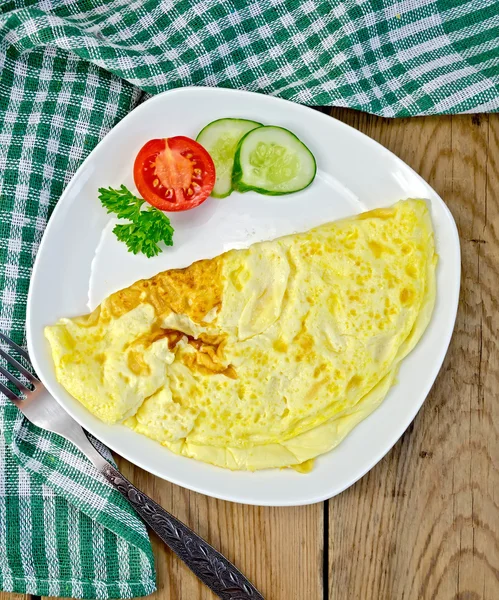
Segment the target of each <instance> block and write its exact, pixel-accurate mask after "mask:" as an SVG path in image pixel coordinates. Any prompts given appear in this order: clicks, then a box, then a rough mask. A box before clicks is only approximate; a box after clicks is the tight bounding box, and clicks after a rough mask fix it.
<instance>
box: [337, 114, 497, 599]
mask: <svg viewBox="0 0 499 600" xmlns="http://www.w3.org/2000/svg"><path fill="white" fill-rule="evenodd" d="M332 112H333V115H334V116H336V117H337V118H340V119H342V120H344V121H346V122H348V123H349V124H351V125H353V126H354V127H357V128H358V129H360V130H361V131H363V132H365V133H367V134H368V135H370V136H371V137H373V138H374V139H377V140H378V141H380V142H381V143H382V144H383V145H385V146H387V147H388V148H389V149H390V150H392V151H393V152H394V153H395V154H397V155H398V156H400V157H401V158H402V159H403V160H405V161H406V162H407V163H408V164H410V165H411V166H412V167H413V168H414V169H415V170H416V171H418V172H419V173H420V174H421V175H422V176H423V177H424V178H425V179H426V180H427V181H428V182H429V183H430V184H431V185H432V186H433V187H434V188H435V189H436V190H437V192H438V193H439V194H440V195H441V196H442V197H443V199H444V200H445V201H446V203H447V205H448V206H449V208H450V209H451V211H452V213H453V215H454V217H455V219H456V222H457V224H458V228H459V231H460V236H461V244H462V265H463V278H462V294H461V303H460V308H459V314H458V319H457V323H456V330H455V333H454V337H453V340H452V343H451V348H450V350H449V353H448V355H447V358H446V360H445V363H444V367H443V369H442V372H441V373H440V375H439V377H438V379H437V382H436V383H435V385H434V387H433V390H432V392H431V394H430V396H429V397H428V399H427V400H426V402H425V405H424V407H423V408H422V410H421V411H420V413H419V415H418V416H417V418H416V419H415V421H414V423H413V425H412V426H411V427H410V428H409V430H408V431H407V432H406V433H405V434H404V436H403V437H402V439H401V440H400V441H399V443H398V444H397V445H396V446H395V448H394V449H393V450H392V451H391V452H390V453H389V454H388V455H387V457H385V459H384V460H383V461H382V462H381V463H380V464H379V465H377V467H375V468H374V469H373V470H372V471H371V472H370V473H369V474H368V475H367V476H366V477H364V478H363V479H362V480H361V481H360V482H359V483H358V484H356V485H355V486H354V487H352V488H350V489H349V490H348V491H347V492H345V493H343V494H342V495H340V496H339V497H337V498H335V499H333V500H331V501H330V504H329V531H330V535H329V571H328V580H329V586H328V588H329V589H328V596H329V598H330V600H337V599H338V600H339V599H344V598H348V599H349V600H353V599H357V598H358V599H366V598H376V599H378V598H379V599H390V600H391V599H397V600H416V599H417V600H421V599H430V598H431V599H433V598H438V599H439V600H440V599H442V600H446V599H450V598H456V599H460V600H464V599H465V598H466V599H469V600H471V599H473V600H475V599H476V600H478V599H483V600H487V599H490V600H492V599H496V598H499V513H498V501H499V469H498V467H499V465H498V461H499V436H498V428H499V402H498V395H499V365H498V355H499V354H498V337H497V335H498V331H499V326H498V325H499V323H498V314H499V313H498V300H497V299H498V296H499V269H498V265H499V242H498V233H499V207H498V199H499V170H498V164H499V163H498V158H497V157H498V156H499V141H498V140H499V116H498V115H490V116H487V115H484V116H480V117H478V116H471V115H469V116H468V115H461V116H452V117H450V116H449V117H431V118H415V119H410V120H408V119H402V120H393V121H389V120H387V119H381V118H376V117H372V116H369V115H365V114H360V113H356V112H354V111H348V110H333V111H332Z"/></svg>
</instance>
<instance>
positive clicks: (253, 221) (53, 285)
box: [27, 88, 460, 506]
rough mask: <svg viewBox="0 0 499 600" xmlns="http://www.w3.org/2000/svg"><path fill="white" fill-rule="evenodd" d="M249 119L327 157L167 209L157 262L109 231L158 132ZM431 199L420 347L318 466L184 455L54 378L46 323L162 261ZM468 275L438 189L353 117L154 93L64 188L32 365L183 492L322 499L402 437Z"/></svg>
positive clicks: (257, 101) (54, 220)
mask: <svg viewBox="0 0 499 600" xmlns="http://www.w3.org/2000/svg"><path fill="white" fill-rule="evenodd" d="M223 117H239V118H247V119H253V120H256V121H260V122H263V123H266V124H274V125H280V126H282V127H286V128H288V129H290V130H291V131H293V132H294V133H296V135H298V137H299V138H301V139H302V140H303V141H304V143H305V144H306V145H307V146H308V147H309V148H310V149H311V151H312V152H313V153H314V155H315V157H316V159H317V166H318V171H317V177H316V179H315V181H314V182H313V184H312V185H311V186H310V187H309V188H307V189H306V190H304V191H302V192H299V193H296V194H292V195H289V196H281V197H266V196H262V195H258V194H254V193H247V194H236V193H233V194H232V195H231V196H229V197H228V198H225V199H223V200H218V199H215V198H208V200H206V202H205V203H204V204H202V205H201V206H200V207H198V208H196V209H194V210H191V211H187V212H184V213H171V214H170V215H169V216H170V218H171V221H172V224H173V226H174V228H175V236H174V244H175V245H174V247H173V248H168V249H165V251H164V252H163V253H162V254H160V255H159V256H157V257H155V258H153V259H148V258H146V257H144V256H133V255H132V254H130V253H128V252H127V250H126V247H125V246H124V245H123V244H121V243H120V242H118V241H117V240H116V239H115V237H114V235H113V234H112V228H113V225H114V223H115V222H116V221H115V219H113V218H112V217H110V216H109V215H108V214H106V211H105V210H104V209H103V207H102V206H101V204H100V202H99V200H98V197H97V189H98V188H99V187H108V186H113V187H117V186H119V185H120V184H122V183H123V184H125V185H126V186H127V187H129V188H130V189H131V190H135V186H134V184H133V177H132V166H133V161H134V159H135V156H136V154H137V152H138V150H139V149H140V148H141V146H142V145H143V144H144V143H145V142H146V141H147V140H149V139H151V138H158V137H170V136H174V135H186V136H189V137H193V138H195V137H196V135H197V133H198V132H199V131H200V130H201V128H202V127H203V126H204V125H206V124H207V123H209V122H210V121H213V120H215V119H220V118H223ZM409 197H413V198H426V199H428V200H429V201H430V202H429V203H430V206H431V215H432V219H433V224H434V228H435V234H436V245H437V252H438V254H439V257H440V260H439V264H438V271H437V286H438V289H437V303H436V306H435V311H434V313H433V317H432V320H431V323H430V325H429V327H428V329H427V331H426V332H425V334H424V336H423V338H422V339H421V341H420V342H419V344H418V346H417V347H416V349H415V350H414V351H413V352H412V353H411V354H410V355H409V356H408V357H407V358H406V359H405V360H404V361H403V364H402V367H401V369H400V373H399V382H398V384H397V385H396V386H394V387H393V388H392V389H391V391H390V393H389V394H388V396H387V398H386V399H385V401H384V403H383V404H382V405H381V406H380V407H379V408H378V409H377V410H376V411H375V412H374V413H373V414H372V415H371V416H369V417H368V418H367V419H366V420H365V421H363V422H362V423H360V424H359V425H358V426H357V427H356V428H355V429H354V431H353V432H352V433H351V434H350V435H349V436H348V437H347V438H346V439H345V440H344V441H343V442H342V443H341V444H340V445H339V446H338V447H337V448H336V449H335V450H333V451H331V452H329V453H328V454H326V455H323V456H321V457H319V458H318V460H317V461H316V466H315V468H314V469H313V471H312V472H311V473H310V474H307V475H302V474H299V473H296V472H295V471H293V470H291V469H287V470H277V469H275V470H268V471H260V472H256V473H248V472H231V471H228V470H224V469H221V468H217V467H213V466H211V465H207V464H203V463H200V462H197V461H195V460H191V459H187V458H184V457H179V456H176V455H174V454H172V453H171V452H169V451H168V450H167V449H166V448H163V447H162V446H161V445H160V444H158V443H157V442H154V441H152V440H150V439H148V438H146V437H144V436H141V435H139V434H137V433H135V432H133V431H131V430H130V429H128V428H126V427H124V426H122V425H114V426H110V425H106V424H104V423H102V422H101V421H99V420H98V419H97V418H96V417H94V416H93V415H92V414H90V413H89V412H88V411H87V410H86V409H85V408H84V407H83V406H82V405H81V404H79V402H77V401H76V400H75V399H74V398H72V397H71V396H70V395H69V394H68V393H67V392H66V391H65V390H64V389H63V387H62V386H61V385H59V383H58V382H57V380H56V378H55V373H54V368H53V363H52V358H51V355H50V350H49V347H48V343H47V342H46V340H45V338H44V335H43V328H44V326H45V325H48V324H52V323H54V322H55V321H57V319H59V318H60V317H62V316H66V317H68V316H76V315H80V314H84V313H87V312H88V311H89V310H90V309H93V308H94V307H95V306H96V305H97V304H99V303H100V302H101V300H103V299H104V298H105V297H106V296H107V295H108V294H110V293H111V292H114V291H116V290H117V289H120V288H122V287H125V286H127V285H129V284H131V283H133V282H134V281H136V280H137V279H141V278H144V277H149V276H152V275H154V274H156V273H157V272H159V271H162V270H164V269H169V268H172V267H183V266H187V265H188V264H190V263H191V262H193V261H194V260H197V259H200V258H208V257H212V256H216V255H217V254H220V253H221V252H224V251H225V250H228V249H231V248H241V247H246V246H248V245H249V244H251V243H253V242H255V241H259V240H263V239H271V238H274V237H277V236H280V235H284V234H288V233H292V232H296V231H305V230H307V229H309V228H311V227H313V226H315V225H318V224H320V223H325V222H327V221H332V220H335V219H338V218H340V217H345V216H348V215H353V214H356V213H359V212H362V211H364V210H369V209H372V208H376V207H380V206H389V205H391V204H393V203H394V202H396V201H397V200H400V199H402V198H409ZM459 284H460V248H459V238H458V233H457V229H456V225H455V223H454V220H453V218H452V215H451V214H450V212H449V210H448V209H447V207H446V206H445V204H444V203H443V201H442V200H441V199H440V198H439V196H438V195H437V194H436V193H435V191H434V190H433V189H432V188H431V187H430V186H429V185H428V184H427V183H426V182H425V181H423V179H421V177H419V175H417V174H416V173H415V172H414V171H413V170H412V169H411V168H410V167H408V166H407V165H406V164H405V163H403V162H402V161H401V160H400V159H398V158H397V157H396V156H394V155H393V154H392V153H391V152H389V151H388V150H386V149H385V148H383V147H382V146H380V145H379V144H377V143H376V142H374V141H373V140H371V139H370V138H368V137H366V136H364V135H363V134H361V133H359V132H358V131H356V130H354V129H352V128H350V127H348V126H347V125H345V124H343V123H341V122H339V121H337V120H335V119H333V118H331V117H329V116H326V115H323V114H321V113H319V112H317V111H314V110H312V109H309V108H306V107H303V106H300V105H298V104H293V103H291V102H287V101H285V100H279V99H277V98H272V97H269V96H263V95H259V94H252V93H249V92H242V91H233V90H224V89H216V88H215V89H213V88H182V89H178V90H173V91H169V92H165V93H163V94H160V95H158V96H155V97H154V98H152V99H150V100H149V101H147V102H145V103H144V104H142V105H141V106H139V107H138V108H137V109H135V110H134V111H133V112H132V113H130V114H129V115H128V116H127V117H125V118H124V119H123V120H122V121H121V122H120V123H119V124H118V125H117V127H115V128H114V129H113V130H112V131H111V132H110V133H109V134H108V135H107V136H106V137H105V138H104V139H103V140H102V142H101V143H100V144H99V145H98V146H97V147H96V148H95V149H94V150H93V152H92V153H91V154H90V156H89V157H88V158H87V159H86V160H85V162H84V163H83V164H82V165H81V167H80V168H79V169H78V171H77V173H76V174H75V176H74V177H73V179H72V181H71V182H70V184H69V185H68V187H67V188H66V190H65V192H64V194H63V195H62V197H61V199H60V200H59V203H58V204H57V207H56V209H55V210H54V213H53V215H52V217H51V219H50V222H49V224H48V227H47V230H46V232H45V235H44V237H43V240H42V243H41V246H40V249H39V251H38V256H37V259H36V262H35V267H34V270H33V276H32V280H31V286H30V290H29V298H28V312H27V335H28V346H29V352H30V355H31V358H32V360H33V364H34V367H35V369H36V371H37V373H38V375H39V376H40V377H41V379H42V381H43V383H44V384H45V385H46V387H47V388H48V389H49V391H50V392H51V393H52V394H53V396H54V397H55V398H56V399H57V401H58V402H59V403H60V404H61V405H62V406H63V407H64V408H65V409H66V410H67V411H68V412H69V413H70V414H71V415H72V416H73V417H74V418H75V419H76V420H77V421H78V422H79V423H81V425H82V426H83V427H85V428H86V429H87V430H88V431H90V432H91V433H92V434H93V435H95V436H96V437H97V438H99V439H100V440H102V441H103V442H104V443H105V444H107V445H108V446H109V447H111V448H112V449H113V450H115V451H116V452H118V453H119V454H121V455H122V456H124V457H125V458H127V459H128V460H130V461H131V462H133V463H135V464H136V465H139V466H140V467H142V468H143V469H146V470H147V471H149V472H151V473H153V474H154V475H158V476H159V477H163V478H164V479H167V480H169V481H172V482H173V483H176V484H178V485H182V486H184V487H186V488H189V489H192V490H195V491H198V492H202V493H204V494H208V495H210V496H215V497H217V498H222V499H226V500H232V501H235V502H243V503H246V504H260V505H271V506H287V505H298V504H308V503H313V502H318V501H321V500H324V499H326V498H329V497H332V496H334V495H335V494H338V493H339V492H341V491H343V490H344V489H345V488H347V487H348V486H350V485H352V484H353V483H354V482H355V481H357V480H358V479H359V478H360V477H362V475H364V474H365V473H366V472H367V471H368V470H369V469H371V468H372V467H373V466H374V465H375V464H376V463H377V462H378V461H379V460H380V459H381V458H382V457H383V456H384V455H385V454H386V453H387V452H388V450H390V448H391V447H392V446H393V444H394V443H395V442H396V441H397V440H398V438H399V437H400V436H401V435H402V433H403V432H404V431H405V429H406V428H407V426H408V425H409V423H410V422H411V421H412V420H413V419H414V417H415V415H416V413H417V411H418V410H419V408H420V407H421V405H422V404H423V402H424V400H425V398H426V396H427V394H428V392H429V390H430V388H431V386H432V384H433V382H434V380H435V378H436V376H437V373H438V371H439V369H440V366H441V364H442V361H443V359H444V356H445V353H446V351H447V347H448V345H449V341H450V338H451V335H452V330H453V327H454V321H455V316H456V310H457V304H458V297H459Z"/></svg>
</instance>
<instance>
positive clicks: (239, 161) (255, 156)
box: [232, 126, 317, 196]
mask: <svg viewBox="0 0 499 600" xmlns="http://www.w3.org/2000/svg"><path fill="white" fill-rule="evenodd" d="M316 170H317V166H316V164H315V158H314V155H313V154H312V153H311V152H310V150H309V149H308V148H307V147H306V146H305V144H303V143H302V142H301V141H300V140H299V139H298V138H297V137H296V135H294V134H293V133H291V132H290V131H288V130H287V129H283V128H282V127H274V126H269V127H259V128H258V129H254V130H253V131H250V132H249V133H247V134H246V135H245V136H244V137H243V138H242V139H241V141H240V143H239V146H238V148H237V151H236V156H235V158H234V170H233V171H232V187H233V188H234V189H235V190H238V191H240V192H248V191H250V190H253V191H255V192H260V193H261V194H267V195H269V196H278V195H281V194H290V193H291V192H298V191H299V190H303V189H304V188H306V187H307V186H309V185H310V184H311V183H312V181H313V180H314V177H315V173H316Z"/></svg>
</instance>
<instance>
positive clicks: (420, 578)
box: [0, 109, 499, 600]
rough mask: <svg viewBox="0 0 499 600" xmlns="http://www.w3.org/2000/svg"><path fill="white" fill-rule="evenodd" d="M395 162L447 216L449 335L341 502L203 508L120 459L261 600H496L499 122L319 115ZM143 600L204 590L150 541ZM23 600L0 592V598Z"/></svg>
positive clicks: (206, 504) (186, 599)
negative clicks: (451, 258)
mask: <svg viewBox="0 0 499 600" xmlns="http://www.w3.org/2000/svg"><path fill="white" fill-rule="evenodd" d="M326 112H328V113H331V114H332V115H333V116H334V117H336V118H338V119H341V120H342V121H345V122H346V123H348V124H349V125H352V126H353V127H355V128H357V129H359V130H361V131H363V132H364V133H366V134H367V135H369V136H370V137H372V138H374V139H375V140H378V141H379V142H381V144H383V145H384V146H386V147H387V148H389V149H390V150H391V151H392V152H394V153H395V154H397V155H398V156H400V157H401V158H402V159H403V160H404V161H406V162H407V163H408V164H409V165H411V166H412V167H413V168H414V169H415V170H416V171H417V172H418V173H420V174H421V175H422V176H423V177H424V179H426V181H428V182H429V183H430V185H432V186H433V187H434V188H435V189H436V191H437V192H438V193H439V194H440V195H441V196H442V198H443V199H444V201H445V202H446V203H447V205H448V206H449V208H450V210H451V211H452V213H453V215H454V218H455V219H456V222H457V225H458V228H459V232H460V236H461V248H462V265H463V275H462V289H461V302H460V308H459V313H458V317H457V323H456V329H455V332H454V337H453V340H452V343H451V347H450V350H449V352H448V354H447V358H446V360H445V363H444V366H443V368H442V371H441V373H440V375H439V377H438V379H437V381H436V383H435V385H434V387H433V390H432V392H431V393H430V395H429V397H428V399H427V400H426V402H425V404H424V406H423V408H422V409H421V411H420V412H419V414H418V416H417V417H416V419H415V421H414V423H413V424H412V425H411V426H410V427H409V429H408V430H407V431H406V433H405V434H404V435H403V436H402V438H401V440H400V441H399V442H398V443H397V445H396V446H395V447H394V448H393V449H392V450H391V452H390V453H389V454H388V455H387V456H386V457H385V458H384V459H383V460H382V461H381V462H380V463H379V464H378V465H377V466H376V467H375V468H374V469H373V470H372V471H371V472H370V473H369V474H368V475H366V476H365V477H364V478H363V479H362V480H361V481H359V482H358V483H357V484H356V485H354V486H353V487H351V488H350V489H349V490H347V491H346V492H344V493H343V494H341V495H340V496H338V497H336V498H333V499H332V500H329V502H324V503H321V504H316V505H314V506H307V507H298V508H258V507H252V506H241V505H237V504H231V503H228V502H222V501H218V500H213V499H211V498H207V497H205V496H202V495H199V494H196V493H193V492H188V491H186V490H184V489H182V488H179V487H177V486H175V485H171V484H169V483H167V482H165V481H162V480H160V479H157V478H154V477H153V476H152V475H149V474H147V473H145V472H143V471H141V470H140V469H139V468H137V467H134V466H132V465H130V464H129V463H127V462H126V461H124V460H121V461H120V467H121V469H122V470H123V473H124V474H125V475H126V476H127V477H129V478H130V479H132V481H134V482H135V484H136V485H138V486H139V487H140V488H142V489H143V490H144V491H145V492H147V493H148V494H150V495H151V496H152V497H153V498H155V499H156V500H157V501H158V502H160V503H161V504H162V505H163V506H164V507H165V508H166V509H167V510H169V511H171V512H172V513H173V514H175V515H176V516H177V517H179V518H180V519H182V520H183V521H185V522H186V523H187V524H188V525H190V526H191V527H192V528H193V529H195V530H196V531H197V532H199V533H200V534H201V535H202V536H204V537H205V538H207V539H208V540H209V541H210V542H211V543H212V544H213V545H214V546H215V547H217V548H218V549H220V550H221V551H222V552H224V553H225V554H226V555H227V556H228V557H229V558H230V559H231V560H232V561H234V562H235V563H236V564H237V565H238V566H239V567H240V568H241V570H242V571H243V572H244V573H245V574H246V575H248V577H249V578H250V579H251V580H253V581H254V582H255V584H256V585H257V587H258V588H259V589H260V590H261V591H262V593H263V594H264V596H265V598H266V599H267V600H322V599H329V600H357V599H358V600H422V599H424V600H426V599H428V600H430V599H432V600H433V599H436V600H450V599H455V600H485V599H487V600H498V599H499V304H498V298H499V115H480V116H478V115H473V116H472V115H460V116H448V117H447V116H441V117H428V118H413V119H398V120H388V119H382V118H378V117H373V116H370V115H366V114H363V113H358V112H354V111H350V110H343V109H333V110H332V111H331V110H329V109H326ZM153 545H154V550H155V554H156V559H157V561H156V564H157V570H158V585H159V590H158V592H157V593H156V594H155V595H154V596H151V599H152V600H167V599H168V600H202V599H203V600H204V599H206V600H208V599H211V598H214V596H213V595H212V594H211V593H210V592H209V591H208V590H207V589H206V588H205V587H204V586H203V585H202V584H200V583H199V582H198V581H197V579H196V578H195V577H194V576H193V575H192V574H191V572H190V571H189V570H188V569H187V568H186V567H184V565H183V564H182V563H181V562H180V561H179V560H177V559H176V558H175V557H174V556H172V554H171V553H169V552H168V551H167V550H166V549H165V548H164V547H163V545H162V544H161V543H159V542H158V541H157V540H153ZM14 599H15V600H21V599H22V597H21V596H15V595H13V594H4V597H3V598H1V599H0V600H14Z"/></svg>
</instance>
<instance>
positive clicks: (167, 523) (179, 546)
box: [99, 463, 264, 600]
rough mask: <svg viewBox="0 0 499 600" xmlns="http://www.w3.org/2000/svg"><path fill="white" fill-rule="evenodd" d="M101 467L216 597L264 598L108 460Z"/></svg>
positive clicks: (192, 532)
mask: <svg viewBox="0 0 499 600" xmlns="http://www.w3.org/2000/svg"><path fill="white" fill-rule="evenodd" d="M99 470H100V471H101V473H102V474H103V475H104V477H105V478H106V479H107V480H108V481H109V482H110V483H112V485H113V486H114V487H115V488H116V489H117V490H118V491H119V492H120V494H121V495H122V496H124V497H125V498H126V499H127V500H128V502H130V504H131V505H132V506H133V508H134V509H135V511H136V512H137V513H138V514H139V515H140V516H141V517H142V519H143V520H144V521H145V522H146V523H147V524H148V525H149V527H150V528H151V529H153V530H154V531H155V532H156V533H157V534H158V536H159V537H160V538H161V539H162V540H163V541H164V542H165V544H167V545H168V546H169V547H170V548H171V549H172V550H173V551H174V552H175V553H176V554H177V555H178V556H179V557H180V558H181V559H182V560H183V561H184V562H185V564H186V565H187V566H188V567H189V568H190V569H191V571H193V572H194V574H195V575H197V577H199V579H201V581H203V583H205V584H206V585H207V586H208V587H209V588H210V589H211V590H212V591H213V592H214V593H215V594H217V596H219V597H220V598H222V599H223V600H264V598H263V596H262V595H261V594H260V593H259V592H258V591H257V590H256V589H255V588H254V587H253V586H252V585H251V583H250V582H249V581H248V580H247V579H246V577H245V576H244V575H243V574H242V573H241V572H240V571H239V570H238V569H236V567H235V566H234V565H233V564H231V563H230V562H229V561H228V560H227V559H226V558H225V557H224V556H223V555H222V554H220V552H218V551H217V550H215V548H213V546H210V544H208V542H206V541H205V540H203V539H202V538H200V537H199V536H198V535H196V534H195V533H194V531H192V530H191V529H189V527H187V526H186V525H184V524H183V523H182V522H181V521H179V520H178V519H176V518H175V517H174V516H173V515H171V514H170V513H169V512H167V511H166V510H165V509H164V508H162V507H161V506H159V504H156V502H154V500H151V498H149V497H148V496H146V494H144V493H143V492H141V491H139V490H138V489H137V488H136V487H135V486H134V485H132V484H131V483H130V482H129V481H128V479H126V478H125V477H123V475H122V474H121V473H120V472H119V471H117V470H116V469H115V468H114V467H113V466H111V465H110V464H108V463H106V464H105V465H102V466H100V468H99Z"/></svg>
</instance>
